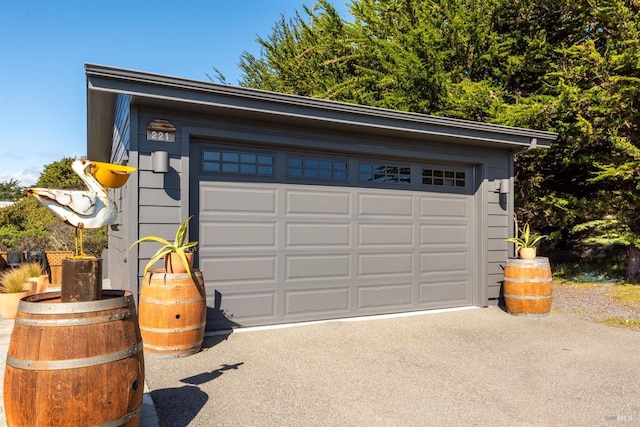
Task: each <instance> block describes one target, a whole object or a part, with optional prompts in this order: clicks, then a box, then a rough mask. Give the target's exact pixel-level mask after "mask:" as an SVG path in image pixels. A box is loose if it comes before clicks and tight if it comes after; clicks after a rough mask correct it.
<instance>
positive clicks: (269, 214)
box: [197, 144, 474, 327]
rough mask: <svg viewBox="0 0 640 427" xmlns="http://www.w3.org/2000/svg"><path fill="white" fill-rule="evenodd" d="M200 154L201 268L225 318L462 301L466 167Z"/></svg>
mask: <svg viewBox="0 0 640 427" xmlns="http://www.w3.org/2000/svg"><path fill="white" fill-rule="evenodd" d="M200 154H201V155H200V156H199V157H197V158H199V159H200V163H201V164H200V168H199V170H200V178H199V202H198V205H199V224H200V230H199V233H198V234H199V236H200V248H199V258H200V265H201V267H202V269H203V272H204V273H205V275H206V276H207V277H211V278H213V280H211V281H210V282H211V283H212V286H213V287H214V288H215V289H216V292H217V293H218V294H219V301H218V304H219V307H218V308H219V309H220V310H221V311H222V312H223V313H224V316H225V317H226V318H227V319H229V320H230V321H232V322H236V323H239V324H242V325H244V326H251V325H264V324H276V323H289V322H298V321H305V320H317V319H328V318H340V317H353V316H362V315H370V314H384V313H395V312H406V311H416V310H424V309H429V308H443V307H458V306H468V305H471V304H472V289H473V286H474V284H473V278H474V275H473V262H472V261H473V254H472V251H471V249H470V248H471V247H472V246H473V242H472V240H473V234H474V233H473V230H474V223H473V207H474V197H473V191H472V190H473V188H474V186H473V176H474V174H473V167H472V166H455V165H436V164H428V163H424V164H421V163H413V162H406V161H400V160H394V159H390V158H385V159H371V158H359V157H353V156H346V155H342V156H340V155H333V156H331V155H326V154H322V155H320V154H314V153H305V152H289V153H288V152H279V151H275V150H274V151H268V150H267V151H265V150H264V149H262V150H259V151H258V150H251V149H250V148H244V149H243V150H239V149H238V148H236V147H230V146H226V147H225V146H215V145H204V144H203V145H202V146H201V149H200ZM279 168H281V169H282V170H279ZM240 176H242V177H244V178H245V179H247V178H248V177H249V178H254V179H253V180H251V181H250V182H237V180H238V177H240ZM214 327H215V325H214Z"/></svg>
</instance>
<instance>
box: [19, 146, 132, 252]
mask: <svg viewBox="0 0 640 427" xmlns="http://www.w3.org/2000/svg"><path fill="white" fill-rule="evenodd" d="M98 165H100V166H98ZM105 166H107V169H108V166H113V167H115V168H119V169H120V171H121V172H118V173H120V174H123V172H122V171H126V172H127V175H128V172H130V171H131V170H135V168H131V167H127V166H119V165H110V164H109V163H99V162H92V161H90V160H87V159H84V158H83V159H77V160H74V161H73V163H72V164H71V169H72V170H73V171H74V172H75V173H76V175H78V176H79V177H80V179H81V180H82V181H83V182H84V183H85V185H86V186H87V188H88V189H89V191H81V190H56V189H50V188H29V189H28V190H27V193H28V194H30V195H32V196H34V197H35V198H36V199H37V200H38V202H40V204H41V205H43V206H44V207H45V208H47V209H49V210H50V211H51V212H52V213H53V214H54V215H55V216H56V217H57V218H59V219H60V220H62V221H64V222H65V223H67V224H69V225H72V226H73V227H75V228H76V257H77V258H80V257H86V254H85V253H84V249H83V240H82V229H83V228H100V227H102V226H105V225H107V224H111V223H112V222H113V221H114V220H115V219H116V217H117V208H116V203H115V201H114V200H113V199H110V198H109V191H108V190H107V189H106V188H105V187H103V185H102V184H101V183H100V182H99V181H98V179H97V178H96V177H95V176H94V175H93V174H92V173H91V169H92V168H93V169H98V168H100V167H103V168H104V167H105ZM94 173H95V171H94ZM125 181H126V179H125ZM123 184H124V182H123V183H122V184H121V185H123ZM118 186H120V185H118Z"/></svg>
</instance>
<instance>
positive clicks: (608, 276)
mask: <svg viewBox="0 0 640 427" xmlns="http://www.w3.org/2000/svg"><path fill="white" fill-rule="evenodd" d="M551 271H552V273H553V277H554V279H557V280H558V281H573V282H585V283H611V282H621V281H624V278H625V273H626V271H625V270H624V269H623V268H621V267H620V266H619V265H617V264H615V263H614V264H605V263H582V262H581V263H571V264H554V265H552V266H551Z"/></svg>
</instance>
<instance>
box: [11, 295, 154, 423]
mask: <svg viewBox="0 0 640 427" xmlns="http://www.w3.org/2000/svg"><path fill="white" fill-rule="evenodd" d="M143 392H144V357H143V350H142V337H141V336H140V329H139V326H138V316H137V313H136V306H135V300H134V297H133V295H132V294H131V292H128V291H122V290H103V291H102V299H100V300H97V301H87V302H73V303H63V302H61V295H60V292H49V293H44V294H36V295H31V296H28V297H25V298H23V299H22V301H20V305H19V306H18V314H17V316H16V320H15V324H14V327H13V331H12V333H11V341H10V342H9V349H8V352H7V361H6V368H5V374H4V407H5V414H6V418H7V425H8V426H10V427H11V426H56V427H62V426H74V427H78V426H121V425H123V426H126V427H135V426H137V425H138V422H139V420H140V411H141V409H142V395H143Z"/></svg>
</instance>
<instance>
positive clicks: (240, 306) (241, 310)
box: [221, 291, 276, 324]
mask: <svg viewBox="0 0 640 427" xmlns="http://www.w3.org/2000/svg"><path fill="white" fill-rule="evenodd" d="M221 302H222V303H223V304H224V313H225V315H226V316H227V317H228V318H229V319H230V320H232V321H233V319H236V318H237V319H242V322H243V324H248V323H254V322H252V320H256V319H260V320H261V321H262V322H266V321H268V320H271V321H273V320H275V318H276V313H275V306H276V304H275V302H276V292H275V291H271V292H264V291H262V292H257V291H254V292H252V293H250V294H247V293H241V294H236V293H233V292H232V291H229V292H224V298H223V299H222V301H221ZM258 323H261V322H258Z"/></svg>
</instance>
